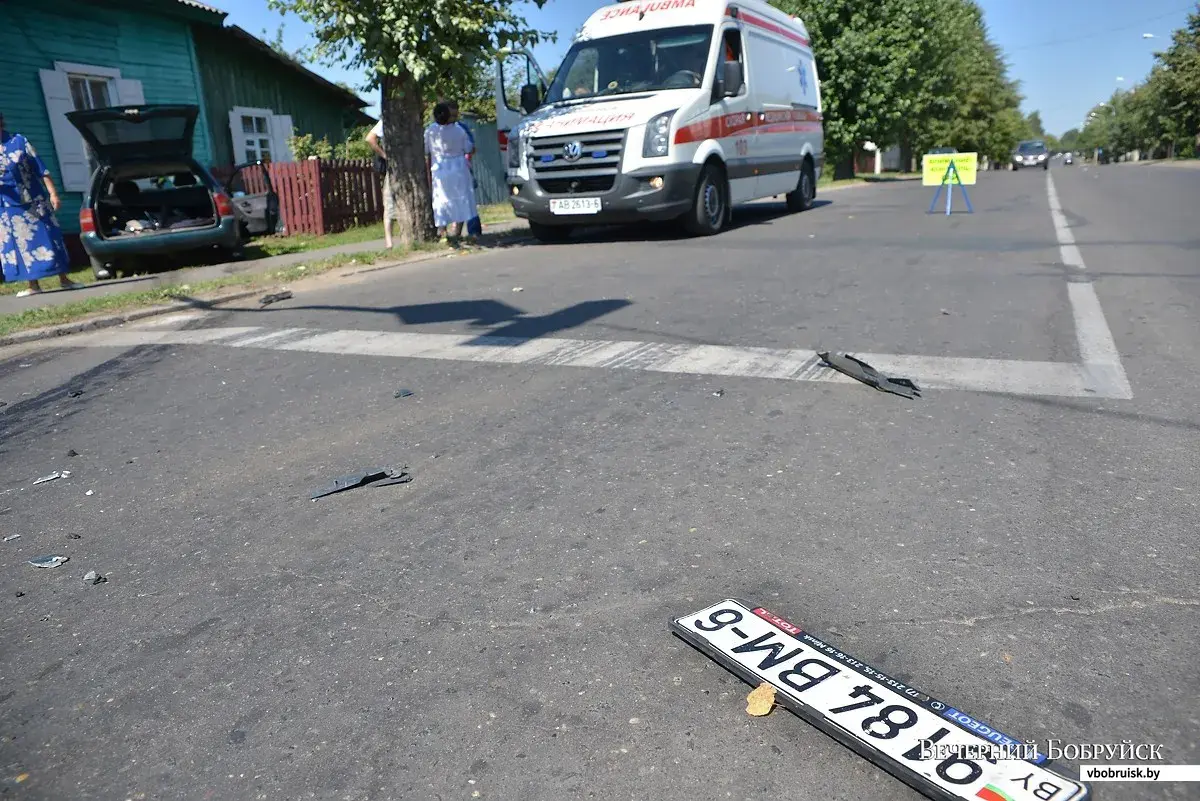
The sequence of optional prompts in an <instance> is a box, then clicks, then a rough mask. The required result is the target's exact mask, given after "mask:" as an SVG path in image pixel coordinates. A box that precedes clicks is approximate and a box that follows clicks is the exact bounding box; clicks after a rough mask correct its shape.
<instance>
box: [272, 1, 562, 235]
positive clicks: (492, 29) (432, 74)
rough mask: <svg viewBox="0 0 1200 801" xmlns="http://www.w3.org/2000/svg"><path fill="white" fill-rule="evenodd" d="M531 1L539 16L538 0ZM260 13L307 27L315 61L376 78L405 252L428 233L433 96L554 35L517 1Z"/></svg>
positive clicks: (353, 4)
mask: <svg viewBox="0 0 1200 801" xmlns="http://www.w3.org/2000/svg"><path fill="white" fill-rule="evenodd" d="M532 2H533V4H534V5H535V6H537V7H538V8H541V7H542V6H543V5H544V4H545V2H546V0H532ZM268 5H269V6H270V7H271V8H273V9H275V10H278V11H282V12H285V13H287V12H291V13H295V14H296V15H298V16H299V17H300V18H301V19H302V20H304V21H305V22H306V23H308V24H310V25H312V27H313V29H314V32H315V36H316V42H317V44H316V48H315V54H316V56H317V57H318V58H320V59H321V60H324V61H327V62H331V63H347V62H348V63H349V65H350V66H351V67H355V68H361V67H365V68H368V69H372V70H373V71H374V72H373V76H374V83H375V85H377V86H378V87H379V88H380V90H381V96H382V99H381V102H380V108H381V111H382V116H383V128H384V132H385V133H384V145H385V147H386V149H387V154H388V159H387V162H388V166H387V170H388V184H389V186H390V189H391V193H392V199H393V201H394V203H395V208H396V212H397V216H398V218H399V219H398V223H399V227H398V231H397V235H398V238H399V239H400V241H401V242H403V243H405V244H409V243H412V242H415V241H418V240H421V239H426V238H429V237H430V236H432V234H433V204H432V199H431V193H430V186H429V180H428V177H427V175H426V171H425V155H424V144H423V132H424V127H423V120H424V117H425V114H424V111H425V105H426V104H427V103H428V102H429V101H430V100H432V99H434V98H436V97H438V96H444V97H462V96H464V95H465V94H467V91H468V90H469V87H470V86H471V84H472V82H473V81H474V80H476V65H478V64H480V63H482V62H486V61H488V60H490V59H491V58H493V57H494V55H495V54H496V53H497V52H498V51H499V49H500V48H502V47H508V46H518V45H521V46H523V45H532V44H536V43H537V42H538V41H540V40H541V39H543V38H546V37H549V36H552V34H549V33H545V32H539V31H537V30H534V29H531V28H530V27H529V26H528V25H527V23H526V22H525V20H524V18H523V17H522V16H521V14H520V13H519V12H518V11H517V7H518V3H517V0H268Z"/></svg>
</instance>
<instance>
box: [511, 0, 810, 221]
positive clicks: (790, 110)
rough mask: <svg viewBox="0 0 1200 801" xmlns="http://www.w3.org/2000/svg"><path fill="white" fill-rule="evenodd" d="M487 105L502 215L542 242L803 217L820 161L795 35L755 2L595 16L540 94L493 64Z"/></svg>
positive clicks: (624, 5)
mask: <svg viewBox="0 0 1200 801" xmlns="http://www.w3.org/2000/svg"><path fill="white" fill-rule="evenodd" d="M496 105H497V128H498V131H499V135H500V141H501V148H502V150H503V151H505V157H506V159H507V165H508V166H507V178H508V185H509V188H510V189H509V191H510V195H511V201H512V205H513V210H514V211H515V212H516V214H517V216H518V217H523V218H526V219H528V220H529V223H530V227H531V228H532V230H533V233H534V235H535V236H536V237H537V238H538V239H540V240H542V241H544V242H547V241H562V240H564V239H566V238H567V237H568V236H569V235H570V232H571V229H572V228H573V227H575V226H579V225H585V224H597V223H621V222H631V221H635V220H676V219H678V220H681V221H682V222H683V223H684V225H685V227H686V228H687V229H688V230H689V231H691V232H692V233H694V234H697V235H710V234H715V233H718V232H719V231H721V230H722V229H723V228H724V227H725V226H726V225H727V224H728V223H729V220H730V215H731V213H732V208H733V206H734V205H735V204H739V203H745V202H746V201H750V200H755V199H757V198H766V197H775V196H780V195H783V196H786V197H787V205H788V208H789V209H791V210H793V211H802V210H804V209H807V208H809V207H811V206H812V203H813V198H814V197H815V196H816V188H817V179H818V178H819V177H820V175H821V169H822V167H823V166H824V161H825V153H824V133H823V131H822V126H821V90H820V85H819V83H818V77H817V68H816V64H815V62H814V61H813V54H812V49H811V47H810V46H809V39H808V31H807V30H806V29H805V27H804V23H803V22H801V21H800V20H799V19H796V18H793V17H789V16H788V15H786V14H784V13H782V12H781V11H779V10H777V9H775V8H773V7H772V6H770V5H768V4H767V3H766V2H762V0H640V1H638V2H619V3H616V4H615V5H610V6H607V7H605V8H601V9H600V10H599V11H597V12H596V13H594V14H592V16H591V17H590V18H589V19H588V21H587V22H586V23H585V24H584V25H583V27H582V28H580V30H579V32H578V33H577V34H576V36H575V39H574V41H573V42H572V45H571V48H570V50H569V51H568V52H567V55H566V57H565V58H564V59H563V62H562V65H561V66H560V67H559V68H558V70H557V72H556V73H555V77H554V79H553V80H552V81H547V80H546V79H545V77H544V74H543V73H542V71H541V69H540V68H539V67H538V65H537V64H536V63H535V62H534V60H533V58H532V56H530V55H529V54H528V53H524V52H521V53H509V54H507V55H506V56H505V58H504V59H503V60H502V62H501V64H500V68H499V69H498V70H497V76H496Z"/></svg>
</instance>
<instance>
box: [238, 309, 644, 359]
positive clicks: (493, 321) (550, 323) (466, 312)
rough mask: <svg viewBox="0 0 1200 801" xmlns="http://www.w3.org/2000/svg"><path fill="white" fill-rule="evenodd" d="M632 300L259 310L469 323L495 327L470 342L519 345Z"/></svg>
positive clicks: (408, 322)
mask: <svg viewBox="0 0 1200 801" xmlns="http://www.w3.org/2000/svg"><path fill="white" fill-rule="evenodd" d="M630 305H632V301H629V300H625V299H624V298H612V299H605V300H587V301H583V302H582V303H576V304H575V305H573V306H568V307H566V308H565V309H559V310H558V311H556V312H551V313H550V314H542V315H538V316H527V315H526V313H525V312H524V311H523V310H521V309H518V308H516V307H515V306H511V305H509V304H507V303H505V302H503V301H499V300H494V299H490V298H486V299H481V300H451V301H443V302H439V303H420V304H416V305H412V306H345V305H310V306H287V307H280V308H277V309H276V308H270V307H268V308H265V309H260V310H258V311H260V312H268V313H269V312H275V311H280V312H296V311H336V312H354V313H367V314H390V315H394V316H395V317H396V318H397V319H398V320H399V321H400V323H402V324H403V325H405V326H417V325H434V324H438V323H467V324H468V325H469V326H471V327H472V328H489V327H492V326H499V327H498V328H493V329H492V330H491V331H487V332H486V333H481V334H479V336H477V337H476V338H475V339H473V340H471V341H470V342H467V343H466V344H467V345H488V346H491V347H496V346H503V345H509V344H511V345H519V344H520V343H521V342H524V341H526V340H530V339H537V338H538V337H544V336H548V335H550V334H554V333H557V332H559V331H566V330H569V329H572V328H578V327H579V326H581V325H584V324H586V323H589V322H591V321H593V320H596V319H598V318H600V317H603V316H604V315H606V314H612V313H613V312H615V311H619V310H621V309H623V308H625V307H626V306H630Z"/></svg>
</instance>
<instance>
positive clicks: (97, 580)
mask: <svg viewBox="0 0 1200 801" xmlns="http://www.w3.org/2000/svg"><path fill="white" fill-rule="evenodd" d="M83 580H84V581H86V582H87V583H89V584H103V583H104V582H106V581H108V579H107V578H105V577H104V576H102V575H100V574H99V573H97V572H96V571H95V570H89V571H88V572H86V573H84V574H83Z"/></svg>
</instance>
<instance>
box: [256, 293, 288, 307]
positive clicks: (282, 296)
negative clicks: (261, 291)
mask: <svg viewBox="0 0 1200 801" xmlns="http://www.w3.org/2000/svg"><path fill="white" fill-rule="evenodd" d="M291 298H292V293H291V292H287V291H284V292H272V293H271V294H270V295H263V296H262V297H261V298H259V299H258V302H259V303H261V304H262V305H264V306H270V305H271V304H272V303H278V302H279V301H281V300H291Z"/></svg>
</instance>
